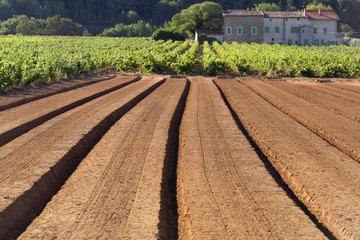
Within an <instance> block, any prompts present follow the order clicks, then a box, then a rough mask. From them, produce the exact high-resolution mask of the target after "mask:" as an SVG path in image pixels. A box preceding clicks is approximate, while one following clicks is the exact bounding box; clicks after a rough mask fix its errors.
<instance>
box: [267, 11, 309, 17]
mask: <svg viewBox="0 0 360 240" xmlns="http://www.w3.org/2000/svg"><path fill="white" fill-rule="evenodd" d="M263 13H264V14H265V17H266V18H306V16H304V13H303V12H301V11H296V12H280V11H263Z"/></svg>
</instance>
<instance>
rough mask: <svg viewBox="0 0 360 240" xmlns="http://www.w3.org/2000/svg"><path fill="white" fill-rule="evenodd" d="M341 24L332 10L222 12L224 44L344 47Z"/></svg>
mask: <svg viewBox="0 0 360 240" xmlns="http://www.w3.org/2000/svg"><path fill="white" fill-rule="evenodd" d="M338 20H340V19H339V17H338V16H337V14H336V13H335V11H333V10H304V11H294V12H282V11H245V10H226V11H223V12H222V34H223V39H222V40H223V41H225V42H233V41H236V42H246V43H252V42H255V43H282V44H290V45H291V44H296V45H318V46H319V45H330V44H336V45H338V44H342V43H343V37H344V36H343V34H339V33H337V21H338Z"/></svg>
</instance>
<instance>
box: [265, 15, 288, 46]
mask: <svg viewBox="0 0 360 240" xmlns="http://www.w3.org/2000/svg"><path fill="white" fill-rule="evenodd" d="M284 30H285V19H284V18H265V19H264V43H285V31H284Z"/></svg>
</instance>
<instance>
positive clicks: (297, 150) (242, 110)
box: [215, 79, 360, 239]
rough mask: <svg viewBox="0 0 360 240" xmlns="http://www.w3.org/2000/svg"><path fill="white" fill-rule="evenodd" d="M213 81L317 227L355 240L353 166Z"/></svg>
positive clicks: (232, 83) (247, 95) (243, 92)
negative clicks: (319, 225)
mask: <svg viewBox="0 0 360 240" xmlns="http://www.w3.org/2000/svg"><path fill="white" fill-rule="evenodd" d="M215 81H216V84H217V85H218V86H219V88H220V89H221V91H222V92H223V94H224V95H225V97H226V99H227V101H228V102H229V104H230V106H231V108H233V109H234V111H235V113H236V114H237V116H238V117H239V119H240V121H241V123H242V124H243V126H244V128H245V129H246V131H247V132H248V134H249V135H250V137H251V138H252V139H253V140H254V141H255V143H256V144H257V145H258V146H259V148H260V149H261V151H262V152H263V153H264V154H265V155H266V156H267V158H268V159H269V161H270V162H271V164H272V165H273V167H274V168H275V169H276V171H277V172H278V173H279V174H280V176H281V177H282V179H283V180H284V182H285V183H286V184H287V185H288V186H289V188H290V189H291V190H292V192H293V193H294V194H295V195H296V197H297V198H298V199H299V200H300V201H301V202H302V203H303V204H304V205H305V206H306V207H307V208H308V210H309V211H310V213H311V214H313V215H314V216H315V217H316V218H317V220H318V221H319V223H320V224H323V225H324V226H325V227H326V228H327V229H328V230H329V231H330V232H331V234H333V235H334V236H335V237H336V238H339V239H357V238H359V236H360V232H359V229H360V214H359V212H360V207H359V205H358V202H359V200H360V191H359V189H360V183H359V182H358V181H357V180H356V179H357V177H356V176H359V174H360V169H359V165H358V163H357V162H355V161H353V159H352V158H350V157H348V156H346V155H344V154H343V153H342V152H341V151H339V150H338V149H336V148H334V147H333V146H331V145H329V144H328V143H327V142H326V141H324V140H323V139H321V138H319V137H318V136H317V135H315V134H314V133H312V132H311V131H309V130H308V129H307V128H305V127H304V126H303V125H301V124H299V123H298V122H296V121H295V120H294V119H293V118H291V117H290V116H288V115H286V114H284V113H283V112H281V111H280V110H279V109H277V108H275V107H274V106H273V105H271V104H270V103H268V102H267V101H265V100H264V99H263V98H262V97H260V96H259V95H258V94H257V93H255V92H253V91H252V90H250V89H249V88H248V87H246V86H244V85H242V84H241V83H239V82H237V81H236V80H235V79H216V80H215ZM323 231H324V230H323ZM324 233H325V234H326V235H327V236H328V237H329V238H332V235H331V234H328V233H326V231H325V232H324ZM314 238H315V237H312V238H309V239H314Z"/></svg>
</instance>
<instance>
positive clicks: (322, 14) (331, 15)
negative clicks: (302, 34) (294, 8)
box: [306, 10, 340, 20]
mask: <svg viewBox="0 0 360 240" xmlns="http://www.w3.org/2000/svg"><path fill="white" fill-rule="evenodd" d="M306 16H307V17H308V18H309V20H340V18H339V16H338V15H337V14H336V12H335V11H334V10H306Z"/></svg>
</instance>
